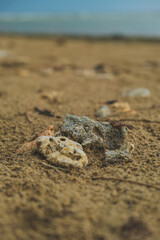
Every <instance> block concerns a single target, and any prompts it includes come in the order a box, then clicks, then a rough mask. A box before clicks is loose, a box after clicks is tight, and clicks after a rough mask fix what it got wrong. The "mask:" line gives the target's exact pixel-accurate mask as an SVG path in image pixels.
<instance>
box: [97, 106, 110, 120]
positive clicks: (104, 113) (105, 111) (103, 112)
mask: <svg viewBox="0 0 160 240" xmlns="http://www.w3.org/2000/svg"><path fill="white" fill-rule="evenodd" d="M109 115H110V110H109V108H108V107H107V106H106V105H102V106H100V107H99V108H98V110H97V112H96V117H99V118H105V117H108V116H109Z"/></svg>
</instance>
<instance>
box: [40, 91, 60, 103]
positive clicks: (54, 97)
mask: <svg viewBox="0 0 160 240" xmlns="http://www.w3.org/2000/svg"><path fill="white" fill-rule="evenodd" d="M41 96H42V97H43V98H46V99H48V100H49V101H50V102H54V103H60V102H61V96H62V94H61V93H60V92H56V91H52V92H43V93H42V94H41Z"/></svg>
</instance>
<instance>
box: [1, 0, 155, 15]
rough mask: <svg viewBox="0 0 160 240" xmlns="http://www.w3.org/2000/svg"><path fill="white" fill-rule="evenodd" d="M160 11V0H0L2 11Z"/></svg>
mask: <svg viewBox="0 0 160 240" xmlns="http://www.w3.org/2000/svg"><path fill="white" fill-rule="evenodd" d="M137 11H145V12H146V11H147V12H148V11H160V0H0V13H23V12H25V13H28V12H29V13H81V12H89V13H101V12H111V13H112V12H137Z"/></svg>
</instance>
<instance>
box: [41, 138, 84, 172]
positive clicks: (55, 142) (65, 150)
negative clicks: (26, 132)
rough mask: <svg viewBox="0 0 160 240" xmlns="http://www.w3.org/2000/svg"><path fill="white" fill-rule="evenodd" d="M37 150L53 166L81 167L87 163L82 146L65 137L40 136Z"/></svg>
mask: <svg viewBox="0 0 160 240" xmlns="http://www.w3.org/2000/svg"><path fill="white" fill-rule="evenodd" d="M37 150H38V151H39V152H40V153H41V154H42V155H43V156H44V157H46V158H47V160H48V161H49V163H50V164H53V165H55V166H60V167H67V168H69V167H76V168H82V167H85V166H86V165H87V164H88V159H87V156H86V154H85V153H84V152H83V148H82V146H81V145H80V144H79V143H77V142H74V141H72V140H70V139H68V138H66V137H53V136H52V137H50V136H41V137H39V138H38V139H37Z"/></svg>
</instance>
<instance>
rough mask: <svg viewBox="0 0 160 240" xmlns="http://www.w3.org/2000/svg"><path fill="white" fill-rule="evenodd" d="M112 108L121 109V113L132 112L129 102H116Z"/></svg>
mask: <svg viewBox="0 0 160 240" xmlns="http://www.w3.org/2000/svg"><path fill="white" fill-rule="evenodd" d="M112 106H113V107H115V108H118V109H120V110H121V112H128V111H131V108H130V105H129V103H127V102H115V103H114V104H113V105H112Z"/></svg>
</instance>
